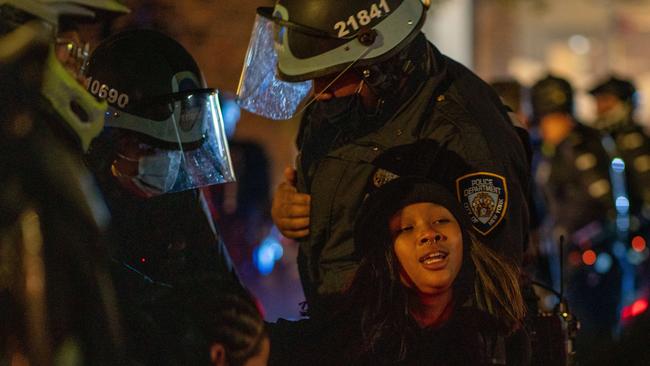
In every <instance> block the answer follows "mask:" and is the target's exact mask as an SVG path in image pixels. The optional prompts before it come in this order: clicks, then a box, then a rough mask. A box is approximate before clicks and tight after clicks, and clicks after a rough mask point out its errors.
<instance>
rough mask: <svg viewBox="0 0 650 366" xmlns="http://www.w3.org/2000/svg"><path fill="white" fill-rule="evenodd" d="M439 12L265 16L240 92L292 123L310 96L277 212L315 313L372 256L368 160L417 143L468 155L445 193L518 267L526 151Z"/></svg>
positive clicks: (290, 4) (290, 10)
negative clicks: (457, 55)
mask: <svg viewBox="0 0 650 366" xmlns="http://www.w3.org/2000/svg"><path fill="white" fill-rule="evenodd" d="M428 4H429V1H424V2H423V1H421V0H356V1H347V2H344V3H342V2H338V1H316V0H302V1H297V0H280V1H278V2H276V5H275V7H273V8H270V7H269V8H259V9H258V18H257V23H256V25H255V27H254V30H253V36H252V38H251V42H250V46H249V51H248V56H247V59H246V64H245V69H244V70H243V74H242V79H241V80H240V88H239V91H238V95H239V98H240V104H241V105H242V107H243V108H246V109H247V110H249V111H252V112H254V113H258V114H261V115H263V116H266V117H270V118H274V119H287V118H290V117H291V116H292V115H293V114H294V113H295V111H296V109H297V107H298V103H300V101H301V100H302V98H303V97H304V96H306V95H307V93H308V92H309V90H310V89H311V90H312V93H311V97H310V98H309V100H308V102H307V104H306V106H305V109H304V113H303V114H302V120H301V125H300V130H299V133H298V138H297V147H298V149H299V153H300V155H299V158H298V159H297V162H296V169H297V171H294V170H293V169H291V168H287V169H286V171H285V179H286V181H285V182H284V183H282V184H281V185H280V186H279V188H278V189H277V191H276V193H275V197H274V201H273V207H272V216H273V219H274V223H275V224H276V225H277V227H278V228H279V229H280V231H281V232H282V233H283V234H284V235H285V236H287V237H289V238H294V239H297V240H298V241H299V242H300V253H299V256H298V263H299V269H300V277H301V280H302V285H303V289H304V291H305V296H306V299H307V302H308V305H309V310H310V312H311V313H312V314H315V313H317V312H325V313H326V312H327V310H326V309H324V307H326V306H327V305H328V303H329V301H331V300H333V299H334V298H335V297H336V295H337V294H340V292H341V291H342V290H343V288H344V287H345V286H346V285H347V284H348V283H349V281H350V279H351V277H352V276H353V274H354V273H355V271H356V268H357V266H358V263H359V260H360V257H361V256H362V255H363V253H360V252H359V250H357V249H356V248H355V246H354V243H353V238H352V225H353V223H354V219H355V217H356V215H357V211H358V209H359V207H360V204H361V202H362V200H363V198H364V195H365V193H364V192H365V188H366V184H367V182H368V180H369V179H371V174H372V172H373V166H372V164H371V162H372V161H373V160H374V158H375V157H376V156H378V155H379V154H381V153H382V151H384V150H385V149H388V148H390V147H393V146H397V145H403V144H409V143H412V142H415V141H417V140H420V139H432V140H434V141H436V142H438V143H439V144H440V145H441V147H444V148H445V149H448V150H451V151H453V152H456V153H458V154H459V155H461V156H462V157H463V158H464V159H465V160H466V163H467V165H468V167H469V168H468V169H467V170H466V171H462V172H459V175H457V176H455V177H453V181H454V184H453V186H450V187H448V188H449V189H450V190H452V191H453V192H455V193H456V194H457V195H458V197H459V200H461V201H462V204H463V206H464V207H465V209H466V211H467V214H468V215H470V217H471V220H472V223H473V225H474V227H475V228H476V230H477V231H478V232H479V233H481V235H482V236H483V237H484V239H485V241H486V242H487V243H488V244H489V245H490V246H491V247H492V248H493V249H495V250H496V251H498V252H500V253H502V254H504V255H506V256H508V257H510V258H512V259H513V260H514V261H515V262H517V263H519V262H520V261H521V258H522V252H523V250H524V246H525V243H526V242H527V235H528V208H527V204H526V199H527V189H528V181H529V170H528V162H527V161H526V153H525V150H524V147H523V144H522V142H521V141H520V140H519V138H518V136H517V133H516V132H515V127H513V126H512V124H511V122H510V120H509V118H508V116H507V113H506V109H505V107H504V106H503V105H502V104H501V102H500V100H499V98H498V96H497V95H496V94H495V93H494V91H493V90H492V89H491V88H490V87H489V86H488V85H487V84H486V83H485V82H483V81H482V80H480V79H479V78H478V77H477V76H476V75H474V74H473V73H472V72H471V71H469V70H468V69H466V68H465V67H463V66H462V65H460V64H458V63H457V62H455V61H453V60H451V59H449V58H447V57H446V56H444V55H442V54H441V53H440V52H439V51H438V50H437V49H436V48H435V47H434V46H433V45H432V44H431V43H429V42H428V41H427V40H426V39H425V37H424V35H423V34H422V33H421V32H420V29H421V27H422V24H423V23H424V20H425V15H426V10H427V8H428ZM276 51H277V53H276ZM276 60H277V63H276ZM276 66H277V70H276ZM276 71H277V73H276ZM276 74H277V76H278V77H279V78H280V79H281V80H278V79H276V78H275V76H276ZM312 85H313V87H312ZM377 179H381V177H377ZM479 198H484V199H483V200H479ZM481 205H484V206H481Z"/></svg>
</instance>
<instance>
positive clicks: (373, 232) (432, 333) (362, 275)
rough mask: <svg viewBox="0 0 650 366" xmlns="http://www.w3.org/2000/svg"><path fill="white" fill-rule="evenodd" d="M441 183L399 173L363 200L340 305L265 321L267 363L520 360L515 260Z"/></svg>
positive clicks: (523, 345) (520, 306)
mask: <svg viewBox="0 0 650 366" xmlns="http://www.w3.org/2000/svg"><path fill="white" fill-rule="evenodd" d="M471 227H472V226H471V225H470V223H469V222H468V219H467V217H466V214H465V213H464V211H463V209H462V207H461V206H460V204H459V203H458V201H457V200H456V198H455V197H454V196H453V195H452V194H451V193H449V192H448V191H447V190H446V189H445V188H444V187H443V186H441V185H439V184H437V183H434V182H433V181H429V180H427V179H425V178H420V177H403V178H397V179H395V180H393V181H390V182H388V183H386V184H385V185H383V186H381V187H380V188H379V189H378V190H376V191H374V192H373V193H371V194H370V195H369V196H368V198H367V199H366V200H365V202H364V204H363V206H362V209H361V211H360V214H359V217H358V219H357V221H356V224H355V232H354V236H355V243H356V245H358V246H359V248H358V249H359V251H360V252H361V253H364V257H363V258H362V259H361V264H360V266H359V269H358V271H357V273H356V276H355V278H354V280H353V281H352V283H351V285H350V287H349V289H348V291H347V292H346V294H345V296H344V300H343V301H344V303H345V304H346V305H345V306H343V307H342V308H341V311H340V312H339V313H338V314H334V315H333V316H332V317H331V318H330V319H329V321H327V322H322V323H319V324H317V323H314V321H303V322H300V323H288V322H278V323H276V324H275V325H274V326H272V327H271V337H272V342H273V349H272V354H271V360H272V362H271V364H278V365H280V364H282V365H287V364H293V365H298V364H310V365H314V364H317V365H325V364H337V365H338V364H341V365H377V364H400V365H488V364H501V365H503V364H507V365H522V364H527V363H528V359H527V358H528V357H527V351H528V347H529V345H528V343H527V338H526V336H525V334H524V332H523V330H522V329H521V321H522V319H523V317H524V313H525V307H524V303H523V299H522V297H521V293H520V291H519V283H518V273H517V270H516V268H515V267H514V266H512V265H510V264H509V263H507V262H506V261H505V260H504V259H502V258H501V257H499V256H497V255H496V254H495V253H494V252H493V251H491V250H490V249H488V248H487V247H486V246H485V245H483V244H481V243H480V242H479V241H478V240H477V238H476V236H475V235H474V234H473V233H472V231H471V230H472V229H471Z"/></svg>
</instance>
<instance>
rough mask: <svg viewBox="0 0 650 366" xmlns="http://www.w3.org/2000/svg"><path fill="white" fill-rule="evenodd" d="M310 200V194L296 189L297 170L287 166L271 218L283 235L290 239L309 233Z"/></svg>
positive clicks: (273, 205)
mask: <svg viewBox="0 0 650 366" xmlns="http://www.w3.org/2000/svg"><path fill="white" fill-rule="evenodd" d="M310 201H311V196H310V195H308V194H304V193H298V190H297V189H296V170H295V169H293V168H290V167H287V168H285V169H284V182H282V183H280V185H279V186H278V188H277V189H276V190H275V194H274V196H273V204H272V206H271V218H272V219H273V223H274V224H275V226H277V227H278V229H279V230H280V232H281V233H282V235H284V236H286V237H287V238H290V239H299V238H303V237H305V236H307V235H309V208H310Z"/></svg>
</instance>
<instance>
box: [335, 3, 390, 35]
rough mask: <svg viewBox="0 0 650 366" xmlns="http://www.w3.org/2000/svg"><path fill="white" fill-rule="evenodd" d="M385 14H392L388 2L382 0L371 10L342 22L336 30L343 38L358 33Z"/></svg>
mask: <svg viewBox="0 0 650 366" xmlns="http://www.w3.org/2000/svg"><path fill="white" fill-rule="evenodd" d="M384 13H390V7H389V6H388V3H387V2H386V0H380V1H379V2H378V3H374V4H372V5H371V6H370V9H367V10H366V9H364V10H360V11H359V12H358V13H356V14H353V15H350V16H349V17H348V18H347V19H346V20H341V21H339V22H336V24H334V30H335V31H338V37H339V38H342V37H345V36H347V35H348V34H350V28H352V31H357V30H359V28H361V27H363V26H366V25H368V24H370V22H371V21H372V20H373V19H377V18H381V16H382V15H384Z"/></svg>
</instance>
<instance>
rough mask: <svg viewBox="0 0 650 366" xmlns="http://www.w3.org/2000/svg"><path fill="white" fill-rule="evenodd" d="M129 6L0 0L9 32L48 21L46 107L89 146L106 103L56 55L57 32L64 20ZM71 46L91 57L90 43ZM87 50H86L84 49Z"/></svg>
mask: <svg viewBox="0 0 650 366" xmlns="http://www.w3.org/2000/svg"><path fill="white" fill-rule="evenodd" d="M128 11H129V10H128V8H126V7H125V6H123V5H121V4H120V3H119V2H117V1H114V0H69V1H61V0H0V18H1V21H0V22H1V23H2V27H0V28H1V31H2V32H3V33H4V32H8V31H12V30H14V29H17V28H19V27H23V26H26V25H27V24H28V23H32V22H42V23H44V24H47V29H48V32H49V34H48V37H50V39H51V49H50V52H49V53H48V55H47V57H46V60H45V65H44V71H43V83H42V87H41V94H42V95H43V97H44V99H45V101H46V103H45V104H46V109H47V110H49V111H53V114H54V115H55V116H56V117H58V119H60V120H61V121H62V122H63V125H64V126H65V127H66V129H68V130H69V131H70V132H71V133H72V134H73V135H74V137H75V138H76V140H78V141H79V143H80V145H81V147H82V148H83V149H84V150H86V149H87V148H88V146H89V144H90V141H91V140H92V139H93V138H94V137H95V136H97V135H98V134H99V133H100V132H101V129H102V125H103V112H104V110H105V108H106V106H105V104H103V103H98V102H97V101H96V100H95V99H94V98H92V97H91V96H90V95H89V94H88V93H87V92H86V91H85V89H84V88H83V86H82V85H80V84H79V82H78V81H77V80H76V79H75V76H77V75H71V74H70V73H69V72H68V71H66V69H65V68H64V67H63V65H62V64H61V63H60V62H59V61H58V59H57V58H56V56H55V46H56V44H57V40H56V34H57V31H58V29H59V28H60V25H61V24H62V22H64V21H67V20H79V19H85V20H86V21H88V20H92V19H94V18H95V16H96V14H97V12H101V13H102V14H119V13H127V12H128ZM68 46H70V51H72V52H74V53H75V55H74V56H75V57H78V58H80V59H81V60H80V62H79V64H80V65H82V64H83V62H84V58H85V57H87V46H86V47H84V46H79V45H72V44H69V45H66V47H68ZM84 51H85V52H84Z"/></svg>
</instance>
